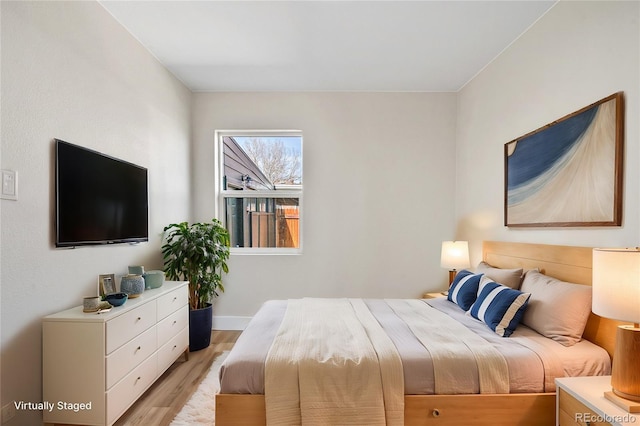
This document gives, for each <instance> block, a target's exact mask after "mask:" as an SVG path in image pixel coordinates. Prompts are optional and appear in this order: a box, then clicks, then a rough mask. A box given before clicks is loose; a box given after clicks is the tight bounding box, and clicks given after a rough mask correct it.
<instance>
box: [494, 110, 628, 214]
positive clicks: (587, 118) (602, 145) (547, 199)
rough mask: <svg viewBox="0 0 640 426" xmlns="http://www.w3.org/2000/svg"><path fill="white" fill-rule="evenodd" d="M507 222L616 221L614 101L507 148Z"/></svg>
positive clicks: (583, 112) (520, 140) (568, 119)
mask: <svg viewBox="0 0 640 426" xmlns="http://www.w3.org/2000/svg"><path fill="white" fill-rule="evenodd" d="M505 153H506V156H507V157H506V173H507V182H506V191H507V194H506V215H507V217H506V219H507V220H506V224H507V225H509V226H517V225H531V224H567V223H591V222H598V223H603V222H611V221H613V220H614V214H615V213H614V197H615V181H616V170H615V167H616V158H615V156H616V98H613V99H611V100H609V101H607V102H603V103H600V104H597V105H595V106H593V107H591V108H589V109H586V110H584V111H582V112H580V113H577V114H575V115H573V116H570V117H569V118H567V119H565V120H562V121H559V122H557V123H554V124H553V125H550V126H549V127H547V128H545V129H543V130H541V131H538V132H536V133H533V134H531V135H529V136H526V137H524V138H522V139H518V140H515V141H513V142H509V143H508V144H506V149H505Z"/></svg>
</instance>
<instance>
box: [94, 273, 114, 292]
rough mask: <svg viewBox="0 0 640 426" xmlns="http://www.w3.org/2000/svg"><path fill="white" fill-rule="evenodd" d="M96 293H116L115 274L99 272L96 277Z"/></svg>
mask: <svg viewBox="0 0 640 426" xmlns="http://www.w3.org/2000/svg"><path fill="white" fill-rule="evenodd" d="M98 293H99V294H100V296H105V295H107V294H110V293H116V276H115V274H100V276H99V277H98Z"/></svg>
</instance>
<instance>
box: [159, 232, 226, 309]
mask: <svg viewBox="0 0 640 426" xmlns="http://www.w3.org/2000/svg"><path fill="white" fill-rule="evenodd" d="M164 238H165V243H164V244H163V245H162V256H163V258H164V271H165V273H166V274H167V278H168V279H170V280H184V281H189V306H190V307H191V309H200V308H204V307H206V305H207V303H209V302H210V301H211V299H213V298H215V297H217V296H218V292H224V285H223V284H222V272H224V273H227V272H229V267H228V266H227V259H229V244H230V240H229V232H228V231H227V230H226V229H225V227H224V226H222V223H221V222H220V221H219V220H217V219H213V220H212V221H211V222H209V223H193V224H191V225H190V224H189V223H188V222H182V223H172V224H171V225H168V226H166V227H165V228H164Z"/></svg>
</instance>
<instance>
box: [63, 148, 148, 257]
mask: <svg viewBox="0 0 640 426" xmlns="http://www.w3.org/2000/svg"><path fill="white" fill-rule="evenodd" d="M55 145H56V146H55V149H56V189H55V190H56V195H55V198H56V206H55V207H56V218H55V221H56V223H55V227H56V232H55V234H56V241H55V244H56V247H75V246H83V245H95V244H116V243H136V242H142V241H148V239H149V223H148V217H149V214H148V213H149V212H148V210H149V202H148V189H147V169H145V168H144V167H140V166H137V165H135V164H132V163H129V162H126V161H123V160H119V159H117V158H113V157H109V156H107V155H104V154H101V153H99V152H96V151H93V150H90V149H87V148H83V147H80V146H77V145H73V144H70V143H68V142H64V141H61V140H59V139H56V140H55Z"/></svg>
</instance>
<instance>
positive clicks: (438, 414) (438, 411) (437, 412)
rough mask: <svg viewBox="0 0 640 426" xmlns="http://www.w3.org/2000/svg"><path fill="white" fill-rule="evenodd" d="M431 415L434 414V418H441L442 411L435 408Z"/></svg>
mask: <svg viewBox="0 0 640 426" xmlns="http://www.w3.org/2000/svg"><path fill="white" fill-rule="evenodd" d="M431 414H433V417H440V410H438V409H437V408H434V409H433V412H432V413H431Z"/></svg>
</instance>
